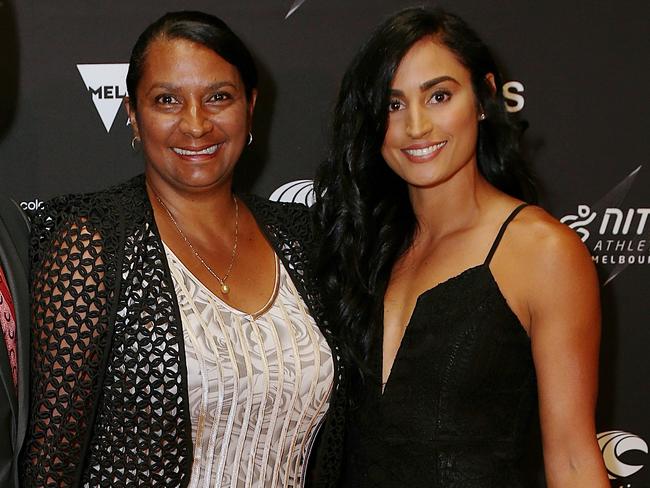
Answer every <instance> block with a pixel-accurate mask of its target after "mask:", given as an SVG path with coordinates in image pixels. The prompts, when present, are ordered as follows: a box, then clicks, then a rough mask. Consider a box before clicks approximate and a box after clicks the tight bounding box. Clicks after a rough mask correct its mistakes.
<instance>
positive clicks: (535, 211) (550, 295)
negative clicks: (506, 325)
mask: <svg viewBox="0 0 650 488" xmlns="http://www.w3.org/2000/svg"><path fill="white" fill-rule="evenodd" d="M508 232H509V233H510V236H509V239H508V247H509V248H510V250H512V252H513V255H514V256H515V262H516V269H517V271H516V275H517V279H516V281H517V286H518V289H519V290H520V292H521V293H522V295H520V298H521V299H522V300H523V301H524V302H525V303H526V308H527V310H528V312H529V314H530V318H531V321H532V323H535V322H537V323H538V324H539V323H540V322H547V321H540V320H539V319H540V318H541V317H551V316H552V317H555V319H558V317H557V316H558V315H559V316H563V314H564V315H566V314H567V313H569V312H570V313H578V312H577V310H578V309H584V310H588V311H589V315H590V316H591V315H592V312H594V313H595V310H597V308H598V295H599V292H598V288H599V287H598V277H597V274H596V268H595V266H594V264H593V261H592V259H591V255H590V253H589V251H588V250H587V248H586V247H585V245H584V244H583V243H582V241H581V240H580V238H579V236H578V235H577V234H576V233H575V232H574V231H573V230H572V229H570V228H569V227H567V226H566V225H564V224H562V223H560V222H559V221H558V220H557V219H555V218H554V217H552V216H551V215H550V214H548V213H547V212H546V211H544V210H543V209H541V208H539V207H532V206H531V207H528V208H526V209H524V210H523V211H522V212H521V213H520V214H519V215H518V216H517V218H516V219H515V220H514V221H513V222H512V223H511V228H510V227H509V228H508ZM535 318H537V320H535ZM549 322H552V323H555V324H558V325H559V324H561V323H563V321H562V320H553V321H549Z"/></svg>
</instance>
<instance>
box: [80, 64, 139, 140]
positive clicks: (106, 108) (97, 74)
mask: <svg viewBox="0 0 650 488" xmlns="http://www.w3.org/2000/svg"><path fill="white" fill-rule="evenodd" d="M77 69H78V70H79V74H80V75H81V78H82V79H83V82H84V84H85V85H86V89H87V90H88V92H89V93H90V96H91V97H92V99H93V103H94V104H95V108H96V109H97V113H98V114H99V117H100V118H101V119H102V122H103V123H104V127H105V128H106V132H110V130H111V127H112V126H113V122H114V121H115V117H116V115H117V112H118V110H119V109H120V106H121V105H122V99H123V98H124V97H125V96H126V95H127V92H126V73H127V71H128V70H129V63H115V64H108V63H106V64H78V65H77Z"/></svg>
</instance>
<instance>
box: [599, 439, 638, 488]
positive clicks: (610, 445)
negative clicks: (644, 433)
mask: <svg viewBox="0 0 650 488" xmlns="http://www.w3.org/2000/svg"><path fill="white" fill-rule="evenodd" d="M598 445H599V446H600V450H601V451H602V452H603V459H604V460H605V467H606V468H607V472H608V475H609V479H611V480H613V479H616V478H627V477H628V476H632V475H633V474H634V473H636V472H637V471H639V470H640V469H641V468H643V464H640V465H633V464H626V463H624V462H622V461H621V460H620V459H619V458H620V456H621V455H622V454H624V453H626V452H628V451H641V452H644V453H646V454H648V444H647V443H646V441H644V440H643V439H641V438H640V437H639V436H637V435H634V434H630V433H629V432H623V431H622V430H610V431H607V432H601V433H600V434H598Z"/></svg>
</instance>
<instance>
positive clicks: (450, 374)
mask: <svg viewBox="0 0 650 488" xmlns="http://www.w3.org/2000/svg"><path fill="white" fill-rule="evenodd" d="M524 206H525V205H521V206H519V207H517V208H516V209H515V210H514V211H513V212H512V213H511V214H510V216H509V217H508V218H507V220H506V221H505V222H504V223H503V225H502V226H501V229H500V230H499V233H498V235H497V237H496V239H495V241H494V243H493V245H492V248H491V249H490V252H489V253H488V256H487V258H486V259H485V262H483V264H480V265H478V266H475V267H472V268H469V269H467V270H465V271H464V272H462V273H461V274H459V275H458V276H456V277H454V278H451V279H449V280H447V281H445V282H443V283H441V284H439V285H437V286H436V287H434V288H432V289H430V290H428V291H426V292H425V293H423V294H422V295H421V296H420V297H419V298H418V300H417V303H416V306H415V309H414V311H413V315H412V317H411V320H410V322H409V324H408V327H407V328H406V332H405V334H404V337H403V339H402V343H401V345H400V348H399V350H398V352H397V355H396V357H395V362H394V364H393V368H392V371H391V374H390V377H389V379H388V382H387V383H386V385H385V388H384V391H383V394H382V389H381V388H382V387H381V379H380V378H381V357H382V351H381V347H382V341H381V338H379V339H378V341H377V344H375V345H374V347H373V348H372V353H371V357H373V358H374V359H373V364H372V366H373V367H374V371H375V372H376V375H373V377H371V378H367V381H366V383H365V384H364V385H365V386H364V391H363V393H362V395H361V397H362V398H361V400H360V401H359V407H358V408H357V409H355V410H353V411H352V413H351V415H350V421H349V425H348V430H347V432H348V433H347V440H346V447H345V450H346V453H345V458H346V464H345V467H344V475H343V483H342V486H344V487H346V488H347V487H349V488H353V487H354V488H365V487H391V488H396V487H441V488H442V487H444V488H479V487H480V488H492V487H494V488H497V487H498V488H514V487H517V488H519V487H523V486H524V485H523V484H522V483H523V482H522V481H521V477H520V473H519V468H518V461H519V458H520V457H521V455H522V452H523V449H524V444H525V438H526V434H527V431H528V424H529V420H530V418H531V413H532V411H533V408H534V405H535V400H536V393H535V392H536V384H535V373H534V367H533V361H532V355H531V350H530V341H529V338H528V336H527V334H526V332H525V330H524V328H523V327H522V326H521V324H520V323H519V320H518V319H517V317H516V316H515V314H514V313H513V312H512V310H511V309H510V307H509V306H508V304H507V303H506V300H505V298H504V297H503V295H502V294H501V291H500V290H499V287H498V285H497V283H496V281H495V280H494V277H493V276H492V273H491V271H490V261H491V259H492V256H493V255H494V252H495V251H496V249H497V247H498V245H499V242H500V240H501V238H502V236H503V234H504V232H505V230H506V227H507V226H508V224H509V223H510V222H511V221H512V219H514V218H515V216H516V215H517V213H518V212H519V211H520V210H521V209H522V208H523V207H524Z"/></svg>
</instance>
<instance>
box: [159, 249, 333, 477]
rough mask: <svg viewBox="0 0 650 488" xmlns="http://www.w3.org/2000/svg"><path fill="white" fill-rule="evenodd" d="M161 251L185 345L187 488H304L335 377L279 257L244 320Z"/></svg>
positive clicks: (325, 347)
mask: <svg viewBox="0 0 650 488" xmlns="http://www.w3.org/2000/svg"><path fill="white" fill-rule="evenodd" d="M165 250H166V252H167V258H168V261H169V267H170V270H171V274H172V278H173V281H174V288H175V291H176V296H177V298H178V305H179V309H180V314H181V319H182V322H183V337H184V341H185V357H186V362H187V380H188V381H187V383H188V397H189V405H190V415H191V420H192V438H193V441H194V464H193V468H192V478H191V481H190V485H189V486H190V487H191V488H194V487H206V488H207V487H211V488H212V487H238V488H239V487H249V486H251V487H299V486H303V484H304V468H305V461H306V459H307V458H308V455H309V451H310V449H311V443H312V441H313V439H314V437H315V434H316V432H317V429H318V426H319V425H320V422H321V421H322V419H323V416H324V414H325V411H326V410H327V407H328V405H329V396H330V392H331V388H332V382H333V377H334V368H333V362H332V353H331V350H330V348H329V346H328V345H327V342H326V341H325V338H324V337H323V334H322V333H321V331H320V330H319V329H318V327H317V326H316V323H315V321H314V319H313V318H312V317H311V316H310V315H309V312H308V310H307V307H306V306H305V304H304V302H303V300H302V298H301V297H300V295H299V294H298V292H297V290H296V288H295V286H294V284H293V282H292V281H291V278H290V277H289V275H288V273H287V272H286V270H285V269H284V267H283V266H282V265H281V263H280V261H279V260H278V258H277V257H276V279H275V281H276V283H275V291H274V293H273V296H272V297H271V299H270V300H269V302H268V303H267V305H266V306H265V307H264V308H263V309H262V310H261V311H260V312H259V313H256V314H248V313H245V312H242V311H240V310H237V309H235V308H233V307H231V306H229V305H227V304H226V303H225V302H223V301H222V300H221V299H219V297H217V296H216V295H214V294H213V293H212V292H211V291H210V290H209V289H208V288H206V287H205V285H203V284H202V283H201V282H200V281H199V280H198V279H197V278H196V277H195V276H194V275H193V274H192V273H191V272H190V271H189V270H188V269H187V268H186V267H185V266H184V265H183V263H182V262H181V261H180V260H179V259H178V258H177V257H176V256H175V255H174V253H173V252H172V251H171V250H170V249H169V248H167V246H165Z"/></svg>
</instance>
